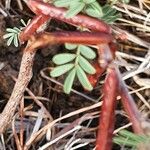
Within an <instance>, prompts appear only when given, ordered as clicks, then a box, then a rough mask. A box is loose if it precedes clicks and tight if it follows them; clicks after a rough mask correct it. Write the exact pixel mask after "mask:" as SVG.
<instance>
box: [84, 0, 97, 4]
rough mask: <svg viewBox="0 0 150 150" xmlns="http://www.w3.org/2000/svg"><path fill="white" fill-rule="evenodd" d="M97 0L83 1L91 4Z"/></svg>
mask: <svg viewBox="0 0 150 150" xmlns="http://www.w3.org/2000/svg"><path fill="white" fill-rule="evenodd" d="M95 1H96V0H83V2H84V3H85V4H91V3H94V2H95Z"/></svg>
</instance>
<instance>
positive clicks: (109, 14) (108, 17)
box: [100, 5, 121, 24]
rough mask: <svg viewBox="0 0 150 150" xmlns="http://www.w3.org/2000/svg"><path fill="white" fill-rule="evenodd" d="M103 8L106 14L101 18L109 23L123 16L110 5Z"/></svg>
mask: <svg viewBox="0 0 150 150" xmlns="http://www.w3.org/2000/svg"><path fill="white" fill-rule="evenodd" d="M102 10H103V13H104V15H103V17H101V18H100V19H102V20H104V21H105V22H107V23H108V24H111V23H113V22H114V21H116V20H117V19H118V18H120V17H121V15H120V14H119V13H117V11H116V9H113V8H111V6H110V5H105V6H103V8H102Z"/></svg>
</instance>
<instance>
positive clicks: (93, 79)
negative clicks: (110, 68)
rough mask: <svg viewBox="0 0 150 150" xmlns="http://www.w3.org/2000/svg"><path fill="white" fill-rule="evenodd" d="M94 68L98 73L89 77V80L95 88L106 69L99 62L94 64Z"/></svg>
mask: <svg viewBox="0 0 150 150" xmlns="http://www.w3.org/2000/svg"><path fill="white" fill-rule="evenodd" d="M92 66H93V67H94V68H95V70H96V73H95V74H93V75H88V80H89V81H90V83H91V85H92V86H93V87H95V86H96V83H97V81H98V78H99V77H100V76H101V75H102V73H103V72H104V71H105V69H106V68H102V67H100V65H99V63H98V62H95V63H93V64H92Z"/></svg>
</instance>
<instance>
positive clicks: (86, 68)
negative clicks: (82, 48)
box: [78, 56, 96, 74]
mask: <svg viewBox="0 0 150 150" xmlns="http://www.w3.org/2000/svg"><path fill="white" fill-rule="evenodd" d="M78 62H79V64H80V66H81V67H82V69H83V70H84V71H85V72H87V73H89V74H95V73H96V70H95V68H94V67H93V66H92V65H91V64H90V63H89V62H88V61H87V60H86V59H85V58H84V57H82V56H80V57H79V60H78Z"/></svg>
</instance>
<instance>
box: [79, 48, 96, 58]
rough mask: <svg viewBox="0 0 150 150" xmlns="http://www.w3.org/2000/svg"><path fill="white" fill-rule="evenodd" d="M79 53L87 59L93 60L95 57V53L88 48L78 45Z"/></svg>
mask: <svg viewBox="0 0 150 150" xmlns="http://www.w3.org/2000/svg"><path fill="white" fill-rule="evenodd" d="M78 48H79V50H80V53H81V54H82V55H83V56H84V57H86V58H88V59H94V58H95V57H96V53H95V52H94V51H93V49H91V48H90V47H88V46H84V45H80V46H79V47H78Z"/></svg>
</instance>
